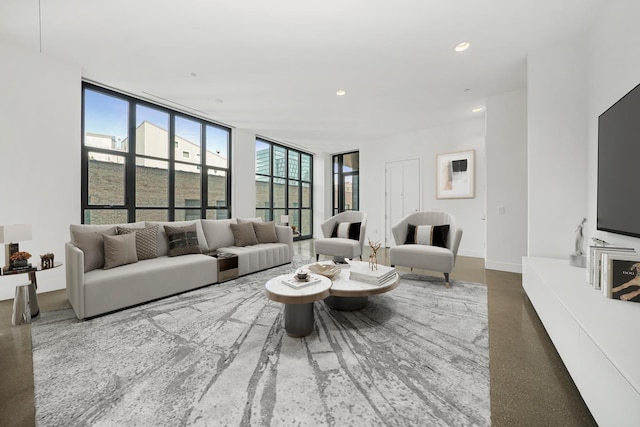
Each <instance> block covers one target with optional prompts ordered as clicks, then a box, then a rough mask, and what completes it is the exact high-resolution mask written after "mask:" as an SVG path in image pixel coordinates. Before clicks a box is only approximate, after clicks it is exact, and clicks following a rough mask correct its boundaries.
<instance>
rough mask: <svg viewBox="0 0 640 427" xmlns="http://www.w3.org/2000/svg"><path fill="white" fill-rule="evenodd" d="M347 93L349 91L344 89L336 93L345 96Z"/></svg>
mask: <svg viewBox="0 0 640 427" xmlns="http://www.w3.org/2000/svg"><path fill="white" fill-rule="evenodd" d="M346 94H347V91H346V90H344V89H340V90H339V91H337V92H336V95H338V96H344V95H346Z"/></svg>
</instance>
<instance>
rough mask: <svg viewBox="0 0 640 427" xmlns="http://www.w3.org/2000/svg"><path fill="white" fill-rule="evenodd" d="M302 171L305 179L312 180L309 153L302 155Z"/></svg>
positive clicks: (302, 176)
mask: <svg viewBox="0 0 640 427" xmlns="http://www.w3.org/2000/svg"><path fill="white" fill-rule="evenodd" d="M300 172H301V179H302V180H303V181H311V156H309V155H308V154H301V155H300Z"/></svg>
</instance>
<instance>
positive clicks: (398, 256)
mask: <svg viewBox="0 0 640 427" xmlns="http://www.w3.org/2000/svg"><path fill="white" fill-rule="evenodd" d="M424 225H429V226H432V227H433V226H446V225H448V226H449V227H448V228H449V230H448V233H446V234H447V235H446V239H444V235H443V234H444V233H443V230H444V229H446V227H438V228H431V229H430V228H428V227H418V226H424ZM391 230H392V232H393V239H394V240H395V242H396V245H397V246H394V247H392V248H390V249H389V263H390V264H391V265H392V266H396V265H399V266H404V267H411V268H422V269H425V270H432V271H439V272H441V273H444V280H445V282H446V285H447V287H448V286H449V273H451V271H453V267H454V266H455V263H456V256H457V254H458V247H459V246H460V239H461V238H462V228H460V227H458V226H457V225H456V220H455V218H454V217H453V215H451V214H449V213H447V212H414V213H412V214H409V215H407V216H406V217H404V218H402V219H401V220H400V221H399V222H398V223H396V224H394V225H393V226H392V227H391ZM410 230H411V231H412V233H411V234H412V235H411V236H408V234H409V231H410ZM429 233H431V234H430V236H429ZM430 237H432V239H433V241H429V239H430ZM438 240H442V241H441V242H438ZM413 242H415V243H413ZM437 244H442V245H443V246H444V247H441V246H436V245H437Z"/></svg>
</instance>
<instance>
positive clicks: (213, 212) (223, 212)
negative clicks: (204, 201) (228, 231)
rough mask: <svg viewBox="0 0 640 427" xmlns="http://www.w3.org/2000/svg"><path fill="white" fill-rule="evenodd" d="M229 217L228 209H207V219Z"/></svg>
mask: <svg viewBox="0 0 640 427" xmlns="http://www.w3.org/2000/svg"><path fill="white" fill-rule="evenodd" d="M228 218H229V210H228V209H208V210H207V219H228Z"/></svg>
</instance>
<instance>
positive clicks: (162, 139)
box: [136, 105, 169, 159]
mask: <svg viewBox="0 0 640 427" xmlns="http://www.w3.org/2000/svg"><path fill="white" fill-rule="evenodd" d="M136 154H141V155H144V156H152V157H160V158H163V159H168V158H169V114H167V113H165V112H163V111H160V110H156V109H154V108H149V107H146V106H144V105H136Z"/></svg>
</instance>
